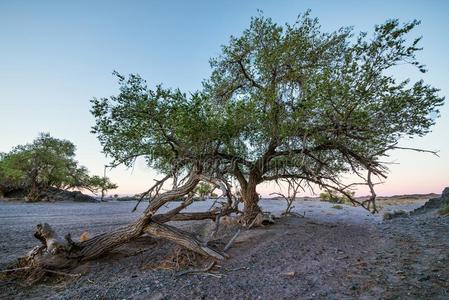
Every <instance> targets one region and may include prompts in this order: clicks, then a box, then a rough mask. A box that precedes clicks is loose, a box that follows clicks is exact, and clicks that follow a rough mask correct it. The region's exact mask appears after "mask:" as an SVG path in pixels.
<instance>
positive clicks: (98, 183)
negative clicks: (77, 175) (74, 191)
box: [84, 175, 118, 201]
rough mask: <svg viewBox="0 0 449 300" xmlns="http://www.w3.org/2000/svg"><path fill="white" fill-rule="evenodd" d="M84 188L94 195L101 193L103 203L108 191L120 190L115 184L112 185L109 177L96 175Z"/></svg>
mask: <svg viewBox="0 0 449 300" xmlns="http://www.w3.org/2000/svg"><path fill="white" fill-rule="evenodd" d="M84 188H85V189H88V190H89V191H91V192H92V193H94V194H97V193H98V192H100V193H101V201H103V199H104V195H105V193H106V192H107V191H108V190H114V189H116V188H118V186H117V185H116V184H115V183H112V182H111V181H110V179H109V178H108V177H101V176H98V175H94V176H91V177H90V178H89V179H88V180H87V181H86V183H85V186H84Z"/></svg>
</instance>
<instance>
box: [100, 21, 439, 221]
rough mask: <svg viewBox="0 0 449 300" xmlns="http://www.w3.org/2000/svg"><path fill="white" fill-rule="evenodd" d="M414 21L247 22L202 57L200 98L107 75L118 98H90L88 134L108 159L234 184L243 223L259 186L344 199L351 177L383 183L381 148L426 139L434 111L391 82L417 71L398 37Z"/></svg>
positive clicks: (427, 96)
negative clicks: (290, 184) (332, 26)
mask: <svg viewBox="0 0 449 300" xmlns="http://www.w3.org/2000/svg"><path fill="white" fill-rule="evenodd" d="M418 24H419V22H417V21H412V22H410V23H405V24H401V23H400V22H399V21H398V20H388V21H386V22H385V23H384V24H382V25H378V26H375V28H374V32H373V33H370V34H368V33H359V34H355V33H354V32H353V31H352V30H351V29H349V28H342V29H339V30H337V31H335V32H330V33H329V32H322V31H321V29H320V26H319V23H318V20H317V19H314V18H311V17H310V16H309V13H306V14H304V15H301V16H300V17H299V18H298V20H297V21H296V22H295V23H294V24H292V25H289V24H286V25H285V26H281V25H278V24H276V23H274V22H273V21H272V20H271V19H269V18H265V17H256V18H253V19H252V21H251V24H250V26H249V28H248V29H247V30H245V31H244V32H243V34H242V35H241V36H239V37H231V39H230V41H229V43H228V44H227V45H224V46H223V47H222V54H221V55H220V56H218V57H217V58H214V59H212V60H211V67H212V75H211V77H210V79H208V80H206V81H205V82H204V89H203V90H202V91H200V92H195V93H193V94H190V95H187V94H185V93H182V92H181V91H179V90H171V89H164V88H163V87H162V86H157V87H156V89H155V90H151V89H149V87H148V86H147V84H146V82H145V81H144V80H143V79H142V78H140V77H139V76H138V75H130V76H129V77H128V78H125V77H124V76H121V75H119V74H116V75H117V76H118V78H119V84H120V93H119V94H118V95H117V96H112V97H110V98H103V99H94V100H93V109H92V112H93V114H94V116H95V117H96V120H97V122H96V126H95V127H94V130H93V131H94V132H95V133H97V134H98V137H99V139H100V141H101V142H102V144H103V146H104V151H105V153H107V154H109V155H110V156H112V157H113V158H114V159H115V161H116V163H125V164H132V163H133V161H134V159H135V158H136V157H138V156H143V157H145V158H146V159H147V162H148V164H149V165H150V166H151V167H153V168H156V169H158V170H160V171H162V172H165V173H169V172H173V170H175V171H178V170H180V169H182V168H184V167H187V168H191V166H192V163H197V164H201V166H202V169H201V172H202V173H206V174H208V175H209V176H214V175H217V174H220V175H223V174H226V176H233V177H235V178H236V179H237V180H238V182H239V185H240V189H241V191H242V193H241V195H242V200H243V202H244V204H245V217H246V218H247V220H248V221H250V220H251V219H252V218H254V216H255V215H256V214H257V213H258V212H259V211H260V209H259V207H258V204H257V202H258V195H257V193H256V188H257V185H259V184H260V183H262V182H265V181H270V180H279V179H288V178H297V179H302V180H304V182H307V183H310V184H318V185H319V186H320V187H323V188H326V189H329V188H330V189H336V190H339V191H340V192H344V191H345V190H346V188H347V185H345V184H343V182H342V179H341V175H342V174H347V173H355V174H357V175H358V176H360V177H362V178H363V179H364V180H365V182H366V184H368V185H369V186H370V188H372V186H373V183H372V179H371V177H372V175H375V176H381V177H385V176H386V171H387V168H386V166H385V164H383V163H382V162H381V158H382V157H383V156H385V155H386V152H387V151H389V150H393V149H395V148H399V147H398V146H397V144H398V142H399V140H400V139H401V138H403V137H414V136H422V135H424V134H426V133H427V132H428V131H429V128H430V126H431V125H432V124H433V123H434V120H435V118H436V116H437V115H438V106H440V105H442V104H443V100H444V99H443V98H442V97H440V96H439V95H438V90H437V89H436V88H434V87H431V86H429V85H427V84H425V83H424V82H423V81H422V80H419V81H416V82H412V81H411V80H409V79H407V80H403V81H400V80H398V79H396V78H395V76H393V75H392V74H394V72H395V71H394V68H395V67H397V66H398V65H404V64H406V65H410V66H412V67H416V69H417V71H418V74H419V72H425V71H426V70H425V66H423V65H422V64H420V63H419V62H418V61H417V59H416V53H417V52H418V51H420V50H421V48H419V45H418V44H419V41H420V38H417V39H409V38H408V34H409V33H410V31H412V29H414V28H415V27H416V26H417V25H418ZM402 67H403V66H402ZM372 191H373V197H372V198H371V199H370V201H368V202H365V203H361V204H362V205H364V206H366V207H367V208H369V205H370V204H371V202H374V199H375V194H374V190H373V189H372ZM348 195H349V194H348ZM353 201H355V199H353ZM374 209H375V207H374Z"/></svg>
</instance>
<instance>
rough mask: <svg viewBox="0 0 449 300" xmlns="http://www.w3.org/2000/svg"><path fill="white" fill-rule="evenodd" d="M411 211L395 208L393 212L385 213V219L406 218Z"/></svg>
mask: <svg viewBox="0 0 449 300" xmlns="http://www.w3.org/2000/svg"><path fill="white" fill-rule="evenodd" d="M408 216H409V213H408V212H406V211H403V210H395V211H392V212H386V213H384V220H391V219H394V218H405V217H408Z"/></svg>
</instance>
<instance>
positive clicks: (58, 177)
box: [0, 133, 115, 201]
mask: <svg viewBox="0 0 449 300" xmlns="http://www.w3.org/2000/svg"><path fill="white" fill-rule="evenodd" d="M0 175H1V177H0V189H1V190H2V191H3V193H5V192H8V191H11V190H24V191H26V193H27V198H28V200H29V201H36V200H39V197H40V196H41V195H42V193H43V192H45V191H46V190H48V188H50V187H54V188H57V189H75V188H76V189H88V190H90V191H95V190H98V189H99V188H103V187H106V188H107V189H109V188H112V187H113V186H115V185H113V184H111V183H110V182H109V181H106V182H103V181H102V179H101V178H100V179H101V180H99V179H98V178H97V177H98V176H94V177H90V176H89V175H88V171H87V169H86V168H85V167H83V166H79V165H78V162H77V161H76V160H75V145H73V143H71V142H70V141H67V140H60V139H56V138H53V137H51V136H50V134H48V133H42V134H40V135H39V136H38V137H37V138H36V139H35V140H34V141H33V142H32V143H31V144H26V145H19V146H17V147H15V148H14V149H13V150H11V151H10V152H9V153H5V154H2V155H1V156H0Z"/></svg>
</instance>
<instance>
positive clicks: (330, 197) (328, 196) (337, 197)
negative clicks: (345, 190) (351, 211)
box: [320, 191, 354, 204]
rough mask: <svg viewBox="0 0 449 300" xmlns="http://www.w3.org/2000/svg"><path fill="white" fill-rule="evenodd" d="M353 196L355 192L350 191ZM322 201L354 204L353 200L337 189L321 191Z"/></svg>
mask: <svg viewBox="0 0 449 300" xmlns="http://www.w3.org/2000/svg"><path fill="white" fill-rule="evenodd" d="M350 194H351V196H354V192H350ZM320 201H325V202H330V203H338V204H352V202H351V200H350V199H349V198H348V197H347V196H345V195H343V194H341V193H337V192H335V191H330V192H329V191H325V192H321V193H320Z"/></svg>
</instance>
